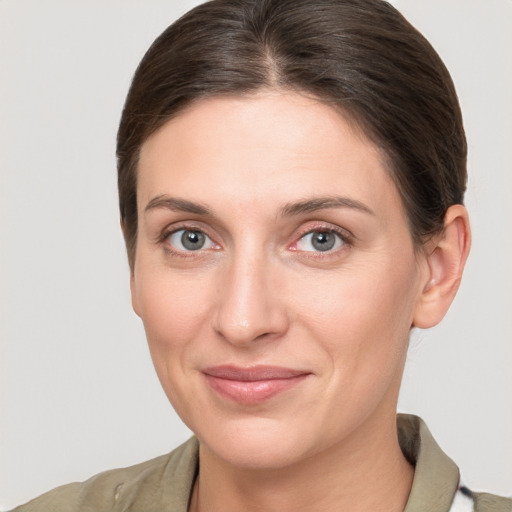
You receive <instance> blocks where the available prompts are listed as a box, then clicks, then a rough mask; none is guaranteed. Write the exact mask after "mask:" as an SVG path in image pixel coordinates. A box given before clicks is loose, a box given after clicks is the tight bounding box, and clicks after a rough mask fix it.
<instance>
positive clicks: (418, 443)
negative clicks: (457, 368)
mask: <svg viewBox="0 0 512 512" xmlns="http://www.w3.org/2000/svg"><path fill="white" fill-rule="evenodd" d="M397 427H398V439H399V442H400V447H401V449H402V452H403V453H404V455H405V457H406V458H407V460H408V461H409V462H410V463H411V464H412V465H414V466H415V470H414V479H413V482H412V488H411V493H410V495H409V499H408V501H407V505H406V507H405V510H404V512H429V511H434V510H435V511H436V512H449V511H450V507H451V505H452V502H453V498H454V496H455V493H456V492H457V488H458V485H459V469H458V468H457V466H456V465H455V463H454V462H453V461H452V460H451V459H450V458H449V457H448V456H447V455H446V454H445V453H444V452H443V451H442V450H441V448H440V447H439V445H438V444H437V443H436V442H435V440H434V438H433V437H432V434H431V433H430V431H429V430H428V428H427V426H426V425H425V423H424V422H423V420H422V419H421V418H418V417H417V416H412V415H407V414H399V415H398V416H397Z"/></svg>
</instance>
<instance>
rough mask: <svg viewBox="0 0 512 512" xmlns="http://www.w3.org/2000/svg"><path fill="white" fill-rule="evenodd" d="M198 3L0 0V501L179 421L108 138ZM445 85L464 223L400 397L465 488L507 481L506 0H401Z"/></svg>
mask: <svg viewBox="0 0 512 512" xmlns="http://www.w3.org/2000/svg"><path fill="white" fill-rule="evenodd" d="M197 3H199V2H194V1H181V0H180V1H171V0H167V1H162V0H152V1H143V0H138V1H137V0H107V1H99V0H87V1H85V0H82V1H78V0H74V1H69V0H68V1H64V0H62V1H57V0H3V1H1V0H0V169H1V183H0V216H1V221H0V230H1V232H0V236H1V238H0V244H1V252H0V254H1V261H0V280H1V281H0V286H1V288H0V290H1V296H0V299H1V305H0V315H1V317H0V326H1V347H0V384H1V394H0V399H1V402H0V406H1V410H0V432H1V440H0V457H1V459H0V508H8V507H12V506H13V505H15V504H19V503H21V502H23V501H26V500H28V499H29V498H31V497H34V496H36V495H38V494H40V493H42V492H43V491H46V490H48V489H50V488H53V487H55V486H57V485H59V484H63V483H66V482H69V481H76V480H83V479H86V478H88V477H89V476H91V475H92V474H94V473H97V472H99V471H102V470H105V469H109V468H113V467H120V466H125V465H130V464H134V463H136V462H140V461H142V460H145V459H148V458H150V457H154V456H157V455H160V454H162V453H165V452H167V451H169V450H171V449H172V448H173V447H175V446H176V445H177V444H179V443H181V442H182V441H184V440H185V439H186V438H187V437H188V436H189V435H190V432H189V431H188V430H187V429H186V428H185V427H184V426H183V425H182V424H181V422H180V420H179V419H178V418H177V417H176V415H175V414H174V412H173V411H172V410H171V407H170V405H169V404H168V402H167V399H166V398H165V395H164V393H163V391H162V390H161V389H160V385H159V383H158V381H157V378H156V376H155V374H154V371H153V368H152V364H151V361H150V357H149V353H148V350H147V347H146V343H145V337H144V332H143V329H142V326H141V323H140V321H139V319H138V318H137V317H136V316H135V315H134V314H133V313H132V311H131V307H130V300H129V288H128V277H129V275H128V266H127V263H126V258H125V252H124V247H123V241H122V238H121V234H120V230H119V221H118V212H117V203H116V201H117V198H116V186H115V182H116V175H115V158H114V145H115V134H116V128H117V123H118V120H119V115H120V112H121V108H122V104H123V101H124V97H125V94H126V92H127V89H128V85H129V82H130V78H131V76H132V73H133V71H134V70H135V67H136V65H137V63H138V61H139V60H140V58H141V57H142V55H143V53H144V52H145V50H146V48H147V47H148V46H149V44H150V43H151V42H152V40H153V39H154V38H155V37H156V36H157V35H158V34H159V33H160V32H161V31H162V30H163V29H164V28H165V27H166V26H167V25H169V24H170V23H171V22H172V21H173V20H174V19H175V18H176V17H177V16H178V15H180V14H182V13H183V12H185V11H186V10H188V9H189V8H190V7H192V6H193V5H195V4H197ZM394 3H395V5H396V6H397V7H398V8H399V9H400V10H401V11H402V12H403V13H404V14H405V15H406V17H408V18H409V19H410V21H412V22H413V24H415V25H416V26H417V27H418V28H419V29H420V30H421V31H422V32H423V33H424V34H425V35H426V36H427V38H428V39H429V40H430V41H431V42H432V43H433V45H434V46H435V47H436V49H437V50H438V52H439V53H440V54H441V56H442V57H443V59H444V61H445V62H446V64H447V66H448V68H449V69H450V70H451V72H452V75H453V77H454V81H455V83H456V86H457V89H458V92H459V96H460V101H461V104H462V108H463V112H464V118H465V123H466V129H467V136H468V139H469V151H470V160H469V172H470V182H469V190H468V197H467V205H468V208H469V210H470V214H471V218H472V225H473V231H474V243H473V250H472V254H471V256H470V260H469V263H468V266H467V271H466V275H465V280H464V282H463V285H462V288H461V290H460V293H459V296H458V297H457V299H456V301H455V303H454V305H453V306H452V308H451V310H450V312H449V313H448V315H447V317H446V319H445V321H444V322H443V323H442V324H441V325H440V326H439V327H437V328H435V329H432V330H430V331H426V332H416V333H414V335H413V338H412V342H411V349H410V353H409V361H408V365H407V368H406V374H405V380H404V385H403V391H402V396H401V401H400V409H401V410H403V411H407V412H413V413H416V414H419V415H421V416H422V417H423V418H424V419H425V420H426V421H427V423H428V425H429V427H430V429H431V430H432V431H433V433H434V435H435V436H436V438H437V440H438V442H439V443H440V445H441V446H442V448H443V449H444V450H445V451H446V452H447V453H448V454H450V456H451V457H452V458H453V459H454V460H455V461H456V462H457V464H458V465H459V466H460V467H461V469H462V473H463V476H464V479H465V481H466V483H467V484H468V485H469V486H471V487H473V488H474V489H484V490H488V491H492V492H497V493H501V494H506V495H510V494H512V372H511V366H512V321H511V317H512V270H511V264H510V262H511V261H512V201H511V200H510V194H511V192H512V150H511V146H512V94H511V92H510V91H512V29H511V28H512V2H511V1H510V0H486V1H485V2H483V1H481V0H429V1H424V0H396V1H395V2H394Z"/></svg>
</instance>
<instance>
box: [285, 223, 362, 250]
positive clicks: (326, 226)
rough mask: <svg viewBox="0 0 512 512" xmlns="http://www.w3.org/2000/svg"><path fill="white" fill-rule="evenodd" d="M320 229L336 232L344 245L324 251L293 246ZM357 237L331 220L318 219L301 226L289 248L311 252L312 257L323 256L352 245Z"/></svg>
mask: <svg viewBox="0 0 512 512" xmlns="http://www.w3.org/2000/svg"><path fill="white" fill-rule="evenodd" d="M319 231H320V232H321V231H323V232H326V233H334V234H335V235H337V236H338V237H339V238H340V239H341V241H342V242H343V244H342V247H339V248H337V249H334V250H328V251H324V252H322V251H301V250H300V249H297V248H296V247H293V246H296V244H297V243H298V242H299V241H300V240H302V239H303V238H304V237H305V236H306V235H309V234H312V233H315V232H319ZM355 238H356V237H355V236H354V235H353V234H352V232H350V231H349V230H348V229H345V228H341V227H340V226H336V225H335V224H331V223H329V222H320V221H316V222H313V223H311V224H306V225H305V226H301V228H299V229H298V230H297V231H296V232H295V234H294V236H293V240H294V241H293V242H292V244H291V245H290V246H289V249H290V250H292V251H297V252H302V253H311V254H308V256H309V255H311V256H312V257H322V256H328V255H331V254H335V253H337V252H338V251H340V250H342V249H343V247H350V246H352V245H353V242H354V240H355ZM313 255H314V256H313Z"/></svg>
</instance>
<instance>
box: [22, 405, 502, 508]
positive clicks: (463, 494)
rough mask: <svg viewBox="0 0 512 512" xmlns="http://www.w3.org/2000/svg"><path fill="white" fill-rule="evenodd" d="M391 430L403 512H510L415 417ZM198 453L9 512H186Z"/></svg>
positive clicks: (118, 472) (193, 447)
mask: <svg viewBox="0 0 512 512" xmlns="http://www.w3.org/2000/svg"><path fill="white" fill-rule="evenodd" d="M397 426H398V436H399V440H400V446H401V448H402V451H403V452H404V455H405V456H406V458H407V459H408V460H409V462H411V464H413V465H414V466H415V471H414V480H413V484H412V489H411V494H410V496H409V500H408V501H407V505H406V507H405V510H404V512H470V511H472V510H474V511H475V512H512V499H508V498H500V497H498V496H493V495H490V494H485V493H472V492H470V491H468V490H467V489H464V488H463V489H462V490H461V489H460V482H459V470H458V468H457V466H456V465H455V464H454V462H453V461H452V460H451V459H450V458H449V457H448V456H447V455H445V453H443V451H442V450H441V448H439V446H438V445H437V443H436V442H435V440H434V438H433V437H432V435H431V434H430V432H429V430H428V428H427V427H426V425H425V423H424V422H423V421H422V420H421V419H420V418H418V417H416V416H410V415H404V414H399V415H398V416H397ZM198 452H199V444H198V441H197V439H196V438H194V437H193V438H192V439H190V440H189V441H187V442H186V443H184V444H182V445H181V446H179V447H178V448H176V449H175V450H174V451H172V452H171V453H170V454H167V455H163V456H161V457H158V458H156V459H152V460H149V461H147V462H143V463H142V464H137V465H136V466H131V467H129V468H123V469H114V470H111V471H106V472H104V473H100V474H98V475H96V476H94V477H92V478H91V479H89V480H87V481H86V482H83V483H72V484H68V485H64V486H62V487H58V488H57V489H54V490H53V491H50V492H48V493H46V494H43V495H42V496H40V497H39V498H36V499H35V500H32V501H30V502H29V503H27V504H26V505H22V506H20V507H17V508H16V509H14V510H13V511H12V512H49V511H52V512H107V511H108V512H121V511H122V512H164V511H168V512H187V508H188V502H189V499H190V493H191V491H192V487H193V484H194V479H195V477H196V474H197V467H198Z"/></svg>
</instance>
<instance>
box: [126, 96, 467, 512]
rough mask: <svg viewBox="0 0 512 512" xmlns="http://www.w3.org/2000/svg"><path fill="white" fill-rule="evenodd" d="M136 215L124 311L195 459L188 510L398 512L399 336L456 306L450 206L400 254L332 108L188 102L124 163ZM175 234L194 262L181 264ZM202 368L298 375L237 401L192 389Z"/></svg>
mask: <svg viewBox="0 0 512 512" xmlns="http://www.w3.org/2000/svg"><path fill="white" fill-rule="evenodd" d="M170 198H173V199H171V200H170ZM319 198H321V199H322V201H323V203H321V201H320V203H321V204H322V207H321V208H318V206H319V204H320V203H319V202H318V201H317V203H316V204H313V203H312V202H311V201H312V200H318V199H319ZM333 198H336V201H335V202H336V204H327V203H326V201H325V200H326V199H329V200H331V203H333V201H332V200H333ZM340 198H342V199H341V200H340ZM176 199H178V200H179V201H181V202H179V201H178V202H177V201H176ZM183 201H188V202H189V203H193V205H194V207H193V208H192V207H191V204H189V203H186V204H185V203H183ZM307 201H309V203H307V204H304V203H305V202H307ZM297 203H302V208H299V207H297ZM138 205H139V234H138V240H137V248H136V261H135V267H134V271H133V275H132V280H131V287H132V299H133V306H134V309H135V312H136V313H137V314H138V315H139V316H140V317H141V318H142V320H143V322H144V326H145V330H146V334H147V338H148V342H149V347H150V351H151V355H152V358H153V361H154V364H155V368H156V371H157V374H158V376H159V378H160V381H161V383H162V386H163V388H164V390H165V392H166V394H167V396H168V397H169V400H170V401H171V403H172V405H173V406H174V407H175V409H176V411H177V412H178V414H179V415H180V416H181V418H182V419H183V421H184V422H185V423H186V424H187V425H188V426H189V427H190V428H191V430H192V431H193V432H194V433H195V434H196V435H197V436H198V438H199V440H200V443H201V449H200V461H201V467H200V475H199V478H198V482H197V483H196V488H195V491H194V495H193V500H192V503H191V510H205V507H204V504H208V508H207V510H220V509H223V510H233V511H238V510H240V511H241V510H266V511H268V510H280V511H283V510H295V511H298V510H344V509H345V508H344V507H350V508H347V510H369V509H372V510H388V511H389V510H403V507H404V506H405V503H406V501H407V496H408V493H409V490H410V485H411V482H412V475H413V470H412V468H411V467H410V466H409V465H408V464H407V463H406V461H405V459H404V458H403V456H402V454H401V451H400V448H399V446H398V442H397V437H396V426H395V411H396V403H397V399H398V392H399V388H400V381H401V377H402V372H403V367H404V364H405V358H406V352H407V346H408V340H409V334H410V330H411V327H412V326H414V325H418V326H420V327H429V326H431V325H435V324H436V323H437V322H439V321H440V319H441V318H442V316H443V315H444V313H445V312H446V310H447V308H448V307H449V304H450V303H451V300H452V299H453V296H454V294H455V292H456V290H457V286H458V283H459V280H460V275H461V273H462V268H463V266H464V261H465V258H466V256H467V251H468V249H469V227H468V222H467V214H466V212H465V210H464V208H463V207H462V206H454V207H452V208H451V209H450V210H449V211H448V213H447V224H446V225H447V227H446V230H445V232H444V233H443V234H442V235H441V236H439V237H438V238H437V239H435V240H432V241H431V242H430V243H429V245H428V246H426V247H425V248H421V249H420V250H418V248H415V247H414V245H413V243H412V239H411V236H410V233H409V230H408V223H407V219H406V215H405V212H404V210H403V207H402V203H401V200H400V197H399V195H398V192H397V190H396V187H395V186H394V184H393V182H392V181H391V179H390V177H389V175H388V173H387V172H386V170H385V168H384V165H383V159H382V157H381V155H380V153H379V151H378V150H377V148H376V147H375V146H374V145H373V144H372V143H371V142H370V141H369V140H368V139H366V138H365V137H364V134H362V133H359V132H358V131H357V130H356V129H355V128H354V126H353V124H351V123H349V122H348V121H347V120H345V119H344V118H343V117H342V115H340V114H339V113H338V112H336V111H335V110H333V109H332V108H330V107H328V106H326V105H324V104H322V103H320V102H318V101H315V100H314V99H311V98H306V97H304V96H301V95H298V94H295V93H283V92H279V91H261V92H260V93H258V94H255V95H252V96H246V97H223V98H210V99H206V100H201V101H199V102H197V103H196V104H194V105H193V106H191V107H189V108H188V109H186V110H185V111H184V112H183V113H181V114H180V115H179V116H178V117H176V118H174V119H172V120H171V121H169V122H168V123H167V124H166V125H164V126H163V127H162V128H161V129H160V130H159V131H158V132H156V133H155V134H153V135H152V136H151V137H150V138H149V139H148V140H147V141H146V143H145V144H144V146H143V148H142V150H141V155H140V164H139V182H138ZM294 205H295V206H294ZM184 206H185V207H186V208H184ZM184 210H186V211H184ZM183 229H188V230H194V231H200V232H202V233H204V234H205V235H206V238H205V245H204V246H203V248H202V249H200V250H188V251H187V250H186V248H185V247H184V246H183V245H182V244H181V234H182V233H183V232H182V231H180V230H183ZM319 231H320V232H328V233H336V234H333V235H331V236H334V237H335V240H336V243H335V246H334V248H333V249H332V250H329V251H324V252H322V251H319V250H317V249H316V248H315V246H314V245H313V244H312V243H311V233H312V232H313V233H318V232H319ZM218 365H231V366H236V367H237V368H244V369H246V368H252V367H257V366H259V365H272V366H278V367H284V368H289V369H294V370H299V371H301V372H303V373H304V375H305V377H304V378H302V379H301V380H300V382H298V383H297V384H295V385H294V386H292V387H291V388H290V389H287V390H285V391H284V392H281V393H278V394H276V395H275V396H272V397H271V398H269V399H265V400H263V401H260V402H258V403H241V402H240V401H237V400H231V399H229V398H226V397H225V396H223V395H222V394H219V393H218V392H217V391H216V390H215V389H214V388H213V387H212V386H211V385H210V382H209V380H208V378H207V377H206V376H205V370H206V369H208V368H210V367H214V366H218ZM370 484H371V489H372V492H371V493H369V492H368V486H369V485H370ZM340 507H341V508H340Z"/></svg>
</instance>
